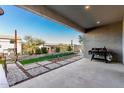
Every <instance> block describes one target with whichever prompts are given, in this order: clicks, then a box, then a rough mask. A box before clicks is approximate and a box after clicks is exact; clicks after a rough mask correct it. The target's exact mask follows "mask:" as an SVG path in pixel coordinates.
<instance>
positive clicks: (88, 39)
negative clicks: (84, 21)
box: [84, 22, 122, 62]
mask: <svg viewBox="0 0 124 93" xmlns="http://www.w3.org/2000/svg"><path fill="white" fill-rule="evenodd" d="M84 37H85V42H84V45H85V46H84V47H85V57H88V58H89V57H90V56H89V55H88V50H90V49H92V48H95V47H96V48H97V47H104V46H105V47H106V48H108V49H109V50H111V51H112V52H113V58H114V59H113V61H115V62H122V22H117V23H113V24H109V25H105V26H102V27H99V28H96V29H92V30H90V31H89V32H87V33H85V35H84Z"/></svg>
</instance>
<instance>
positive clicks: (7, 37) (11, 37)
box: [0, 35, 21, 40]
mask: <svg viewBox="0 0 124 93" xmlns="http://www.w3.org/2000/svg"><path fill="white" fill-rule="evenodd" d="M0 39H9V40H10V39H15V36H9V35H0ZM17 39H18V40H21V38H20V37H19V36H17Z"/></svg>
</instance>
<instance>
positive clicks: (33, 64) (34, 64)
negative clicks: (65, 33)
mask: <svg viewBox="0 0 124 93" xmlns="http://www.w3.org/2000/svg"><path fill="white" fill-rule="evenodd" d="M38 66H40V65H38V64H36V63H32V64H27V65H24V67H23V68H24V69H26V70H28V69H32V68H35V67H38Z"/></svg>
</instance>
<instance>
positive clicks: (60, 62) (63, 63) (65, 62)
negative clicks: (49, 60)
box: [57, 61, 70, 65]
mask: <svg viewBox="0 0 124 93" xmlns="http://www.w3.org/2000/svg"><path fill="white" fill-rule="evenodd" d="M57 63H59V64H61V65H65V64H68V63H70V62H69V61H59V62H57Z"/></svg>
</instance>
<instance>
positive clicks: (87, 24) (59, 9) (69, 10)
mask: <svg viewBox="0 0 124 93" xmlns="http://www.w3.org/2000/svg"><path fill="white" fill-rule="evenodd" d="M19 7H21V8H24V9H27V10H29V11H32V12H34V13H37V14H38V15H44V16H47V17H49V18H52V19H54V20H56V21H58V22H60V23H64V24H66V25H68V26H70V27H72V28H75V29H77V30H79V31H82V32H85V31H86V30H87V29H92V28H95V27H99V26H103V25H106V24H111V23H114V22H118V21H121V20H122V19H123V16H124V6H123V5H121V6H119V5H91V6H90V8H89V9H86V8H85V6H84V5H47V6H43V5H38V6H33V5H31V6H19Z"/></svg>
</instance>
